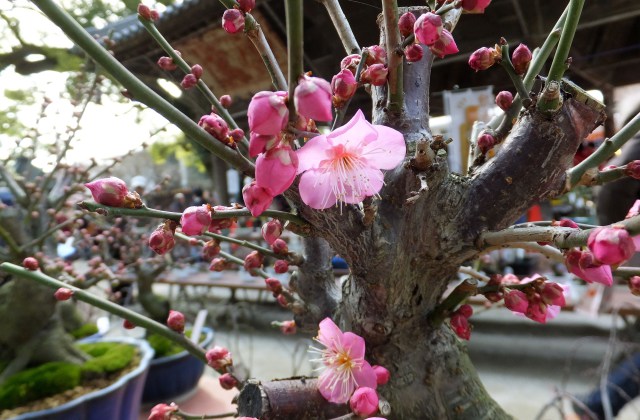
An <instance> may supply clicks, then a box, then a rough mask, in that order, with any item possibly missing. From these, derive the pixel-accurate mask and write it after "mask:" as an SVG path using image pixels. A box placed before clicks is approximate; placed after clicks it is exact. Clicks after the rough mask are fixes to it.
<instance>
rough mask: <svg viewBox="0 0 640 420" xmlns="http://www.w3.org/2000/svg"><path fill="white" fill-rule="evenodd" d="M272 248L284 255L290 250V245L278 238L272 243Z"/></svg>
mask: <svg viewBox="0 0 640 420" xmlns="http://www.w3.org/2000/svg"><path fill="white" fill-rule="evenodd" d="M271 250H272V251H273V252H275V253H276V254H279V255H283V254H287V253H288V252H289V247H288V246H287V243H286V242H285V241H284V240H282V239H280V238H278V239H276V240H275V241H274V242H273V243H272V244H271Z"/></svg>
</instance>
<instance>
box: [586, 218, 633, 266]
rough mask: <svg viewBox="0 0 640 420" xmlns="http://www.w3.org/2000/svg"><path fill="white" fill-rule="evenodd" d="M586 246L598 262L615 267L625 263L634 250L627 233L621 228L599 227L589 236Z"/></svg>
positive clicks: (631, 240)
mask: <svg viewBox="0 0 640 420" xmlns="http://www.w3.org/2000/svg"><path fill="white" fill-rule="evenodd" d="M587 246H588V247H589V249H590V250H591V252H592V253H593V256H594V257H596V259H597V260H598V261H600V262H601V263H603V264H608V265H615V264H620V263H622V262H624V261H627V260H628V259H629V258H631V257H632V256H633V254H634V252H635V250H636V248H635V245H634V243H633V239H632V238H631V235H629V232H627V230H626V229H625V228H624V227H622V226H615V225H614V226H611V227H601V228H597V229H594V230H593V232H591V234H590V235H589V239H588V241H587Z"/></svg>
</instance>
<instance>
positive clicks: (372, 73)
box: [360, 64, 389, 86]
mask: <svg viewBox="0 0 640 420" xmlns="http://www.w3.org/2000/svg"><path fill="white" fill-rule="evenodd" d="M388 75H389V70H388V69H387V67H386V66H385V65H384V64H372V65H370V66H369V67H367V68H366V69H364V70H363V71H362V73H361V74H360V82H362V83H369V84H371V85H373V86H383V85H384V84H385V83H387V76H388Z"/></svg>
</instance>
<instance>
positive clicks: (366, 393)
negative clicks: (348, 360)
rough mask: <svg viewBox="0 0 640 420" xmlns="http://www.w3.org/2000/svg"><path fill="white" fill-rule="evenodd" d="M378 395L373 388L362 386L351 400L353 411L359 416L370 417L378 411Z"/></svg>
mask: <svg viewBox="0 0 640 420" xmlns="http://www.w3.org/2000/svg"><path fill="white" fill-rule="evenodd" d="M379 401H380V400H379V399H378V394H377V393H376V391H375V390H374V389H372V388H369V387H366V386H361V387H360V388H358V389H356V391H355V392H354V393H353V395H352V396H351V398H350V399H349V406H350V407H351V411H353V413H354V414H356V415H358V416H369V415H371V414H374V413H375V412H376V411H378V403H379Z"/></svg>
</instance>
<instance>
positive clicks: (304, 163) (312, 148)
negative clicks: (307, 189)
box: [296, 135, 333, 174]
mask: <svg viewBox="0 0 640 420" xmlns="http://www.w3.org/2000/svg"><path fill="white" fill-rule="evenodd" d="M332 149H333V146H332V145H331V143H330V142H329V141H327V136H324V135H322V136H317V137H314V138H312V139H311V140H309V141H308V142H306V143H305V145H304V146H302V147H301V148H300V149H298V150H297V151H296V153H297V155H298V174H301V173H303V172H304V171H308V170H309V169H316V168H318V166H319V165H320V162H322V161H323V160H325V159H329V157H330V156H331V155H330V152H331V150H332Z"/></svg>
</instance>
